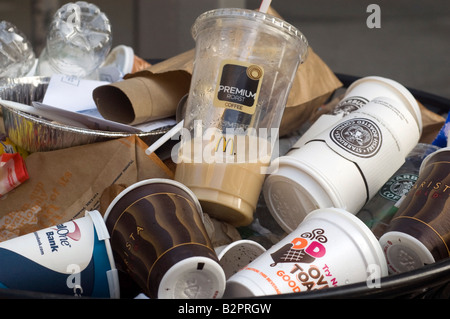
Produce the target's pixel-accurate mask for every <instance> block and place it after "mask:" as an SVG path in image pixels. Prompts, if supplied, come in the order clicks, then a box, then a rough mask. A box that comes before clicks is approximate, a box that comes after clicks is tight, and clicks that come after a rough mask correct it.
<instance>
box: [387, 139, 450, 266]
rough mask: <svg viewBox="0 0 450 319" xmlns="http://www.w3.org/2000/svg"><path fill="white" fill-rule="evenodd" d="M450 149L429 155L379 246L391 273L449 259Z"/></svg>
mask: <svg viewBox="0 0 450 319" xmlns="http://www.w3.org/2000/svg"><path fill="white" fill-rule="evenodd" d="M449 159H450V148H448V147H447V148H443V149H440V150H437V151H436V152H434V153H432V154H430V155H428V156H427V157H426V158H425V160H424V161H423V162H422V165H421V167H420V171H419V178H418V180H417V182H416V183H415V184H414V186H413V187H412V188H411V190H410V191H409V192H408V194H407V195H406V197H405V198H404V199H403V201H402V203H401V204H400V206H399V208H398V211H397V213H396V214H395V215H394V217H393V218H392V220H391V222H390V223H389V226H388V227H387V229H386V232H385V233H384V235H383V236H381V238H380V244H381V245H382V247H383V250H384V252H385V254H386V259H387V262H388V267H389V272H391V273H401V272H405V271H408V270H413V269H417V268H420V267H422V266H424V265H426V264H431V263H434V262H436V261H440V260H442V259H444V258H448V257H450V248H449V247H450V239H449V238H450V235H449V234H450V211H449V210H448V203H449V201H448V198H449V194H450V160H449Z"/></svg>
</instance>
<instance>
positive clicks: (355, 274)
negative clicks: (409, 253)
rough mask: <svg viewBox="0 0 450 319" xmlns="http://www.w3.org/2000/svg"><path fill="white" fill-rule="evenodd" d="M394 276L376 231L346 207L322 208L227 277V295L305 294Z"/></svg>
mask: <svg viewBox="0 0 450 319" xmlns="http://www.w3.org/2000/svg"><path fill="white" fill-rule="evenodd" d="M387 274H388V271H387V266H386V260H385V257H384V254H383V251H382V249H381V246H380V245H379V243H378V241H377V239H376V238H375V236H374V235H373V234H372V232H371V231H370V229H369V228H368V227H367V226H366V225H364V223H363V222H361V221H360V220H359V219H358V218H357V217H355V216H354V215H353V214H351V213H348V212H346V211H344V210H341V209H336V208H328V209H320V210H316V211H314V212H312V213H311V214H309V215H308V216H307V217H306V218H305V220H304V221H303V222H302V223H301V224H300V225H299V227H298V228H297V229H296V230H295V231H294V232H292V233H290V234H289V235H288V236H286V237H285V238H284V239H283V240H281V241H280V242H279V243H277V244H276V245H274V246H272V247H271V248H270V249H269V250H267V251H266V252H265V253H263V254H262V255H261V256H259V257H258V258H257V259H255V260H254V261H253V262H252V263H250V264H249V265H248V266H247V267H245V268H244V269H242V270H241V271H239V272H238V273H236V274H235V275H233V276H232V277H231V278H229V279H228V281H227V288H226V291H225V295H224V296H225V297H250V296H264V295H275V294H283V293H293V292H304V291H310V290H316V289H323V288H328V287H334V286H342V285H347V284H352V283H357V282H364V281H366V282H367V283H368V285H371V284H373V282H374V281H376V280H378V279H379V278H381V277H383V276H386V275H387Z"/></svg>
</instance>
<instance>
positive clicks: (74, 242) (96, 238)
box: [0, 211, 120, 298]
mask: <svg viewBox="0 0 450 319" xmlns="http://www.w3.org/2000/svg"><path fill="white" fill-rule="evenodd" d="M0 287H1V288H6V289H18V290H27V291H34V292H42V293H52V294H64V295H73V296H80V297H84V296H86V297H96V298H119V294H120V292H119V279H118V274H117V269H116V268H115V263H114V258H113V254H112V251H111V246H110V243H109V234H108V230H107V229H106V226H105V223H104V221H103V218H102V216H101V215H100V213H99V212H98V211H91V212H86V216H85V217H82V218H78V219H74V220H72V221H69V222H66V223H63V224H59V225H56V226H53V227H49V228H46V229H42V230H39V231H36V232H33V233H30V234H26V235H23V236H20V237H16V238H13V239H10V240H7V241H4V242H2V243H0Z"/></svg>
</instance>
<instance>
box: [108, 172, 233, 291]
mask: <svg viewBox="0 0 450 319" xmlns="http://www.w3.org/2000/svg"><path fill="white" fill-rule="evenodd" d="M104 218H105V223H106V226H107V228H108V230H109V232H110V234H111V247H112V250H113V253H114V257H115V260H116V265H117V269H119V270H121V271H123V272H125V273H127V274H128V275H129V276H130V278H132V279H133V281H134V282H135V283H137V284H138V285H139V287H140V288H141V289H142V291H143V292H144V293H145V294H146V295H147V296H148V297H149V298H159V299H197V298H220V297H221V296H222V294H223V291H224V289H225V274H224V271H223V269H222V267H221V266H220V264H219V261H218V258H217V255H216V253H215V251H214V248H213V247H212V245H211V241H210V238H209V237H208V234H207V232H206V229H205V226H204V224H203V214H202V209H201V207H200V204H199V203H198V200H197V199H196V197H195V195H194V194H193V193H192V192H191V191H190V190H189V189H188V188H187V187H185V186H184V185H182V184H180V183H179V182H176V181H173V180H169V179H149V180H144V181H141V182H138V183H135V184H133V185H131V186H129V187H127V188H126V189H125V190H123V191H122V192H121V193H120V194H119V195H118V196H117V197H115V198H114V200H113V201H112V202H111V204H110V205H109V207H108V209H107V210H106V212H105V216H104Z"/></svg>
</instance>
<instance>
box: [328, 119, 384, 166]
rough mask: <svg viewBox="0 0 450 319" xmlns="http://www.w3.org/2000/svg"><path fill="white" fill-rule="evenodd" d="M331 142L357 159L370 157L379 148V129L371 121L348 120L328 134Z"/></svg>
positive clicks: (380, 139)
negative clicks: (357, 157)
mask: <svg viewBox="0 0 450 319" xmlns="http://www.w3.org/2000/svg"><path fill="white" fill-rule="evenodd" d="M330 138H331V140H332V141H333V142H334V143H336V144H337V145H338V146H340V147H341V148H343V149H344V150H346V151H347V152H349V153H351V154H353V155H356V156H359V157H372V156H374V155H375V154H377V153H378V151H379V150H380V147H381V142H382V136H381V131H380V128H379V127H378V126H377V125H376V124H375V123H374V122H373V121H371V120H369V119H364V118H354V119H349V120H347V121H344V122H342V123H340V124H339V125H337V126H335V127H334V128H333V129H332V130H331V132H330Z"/></svg>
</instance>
